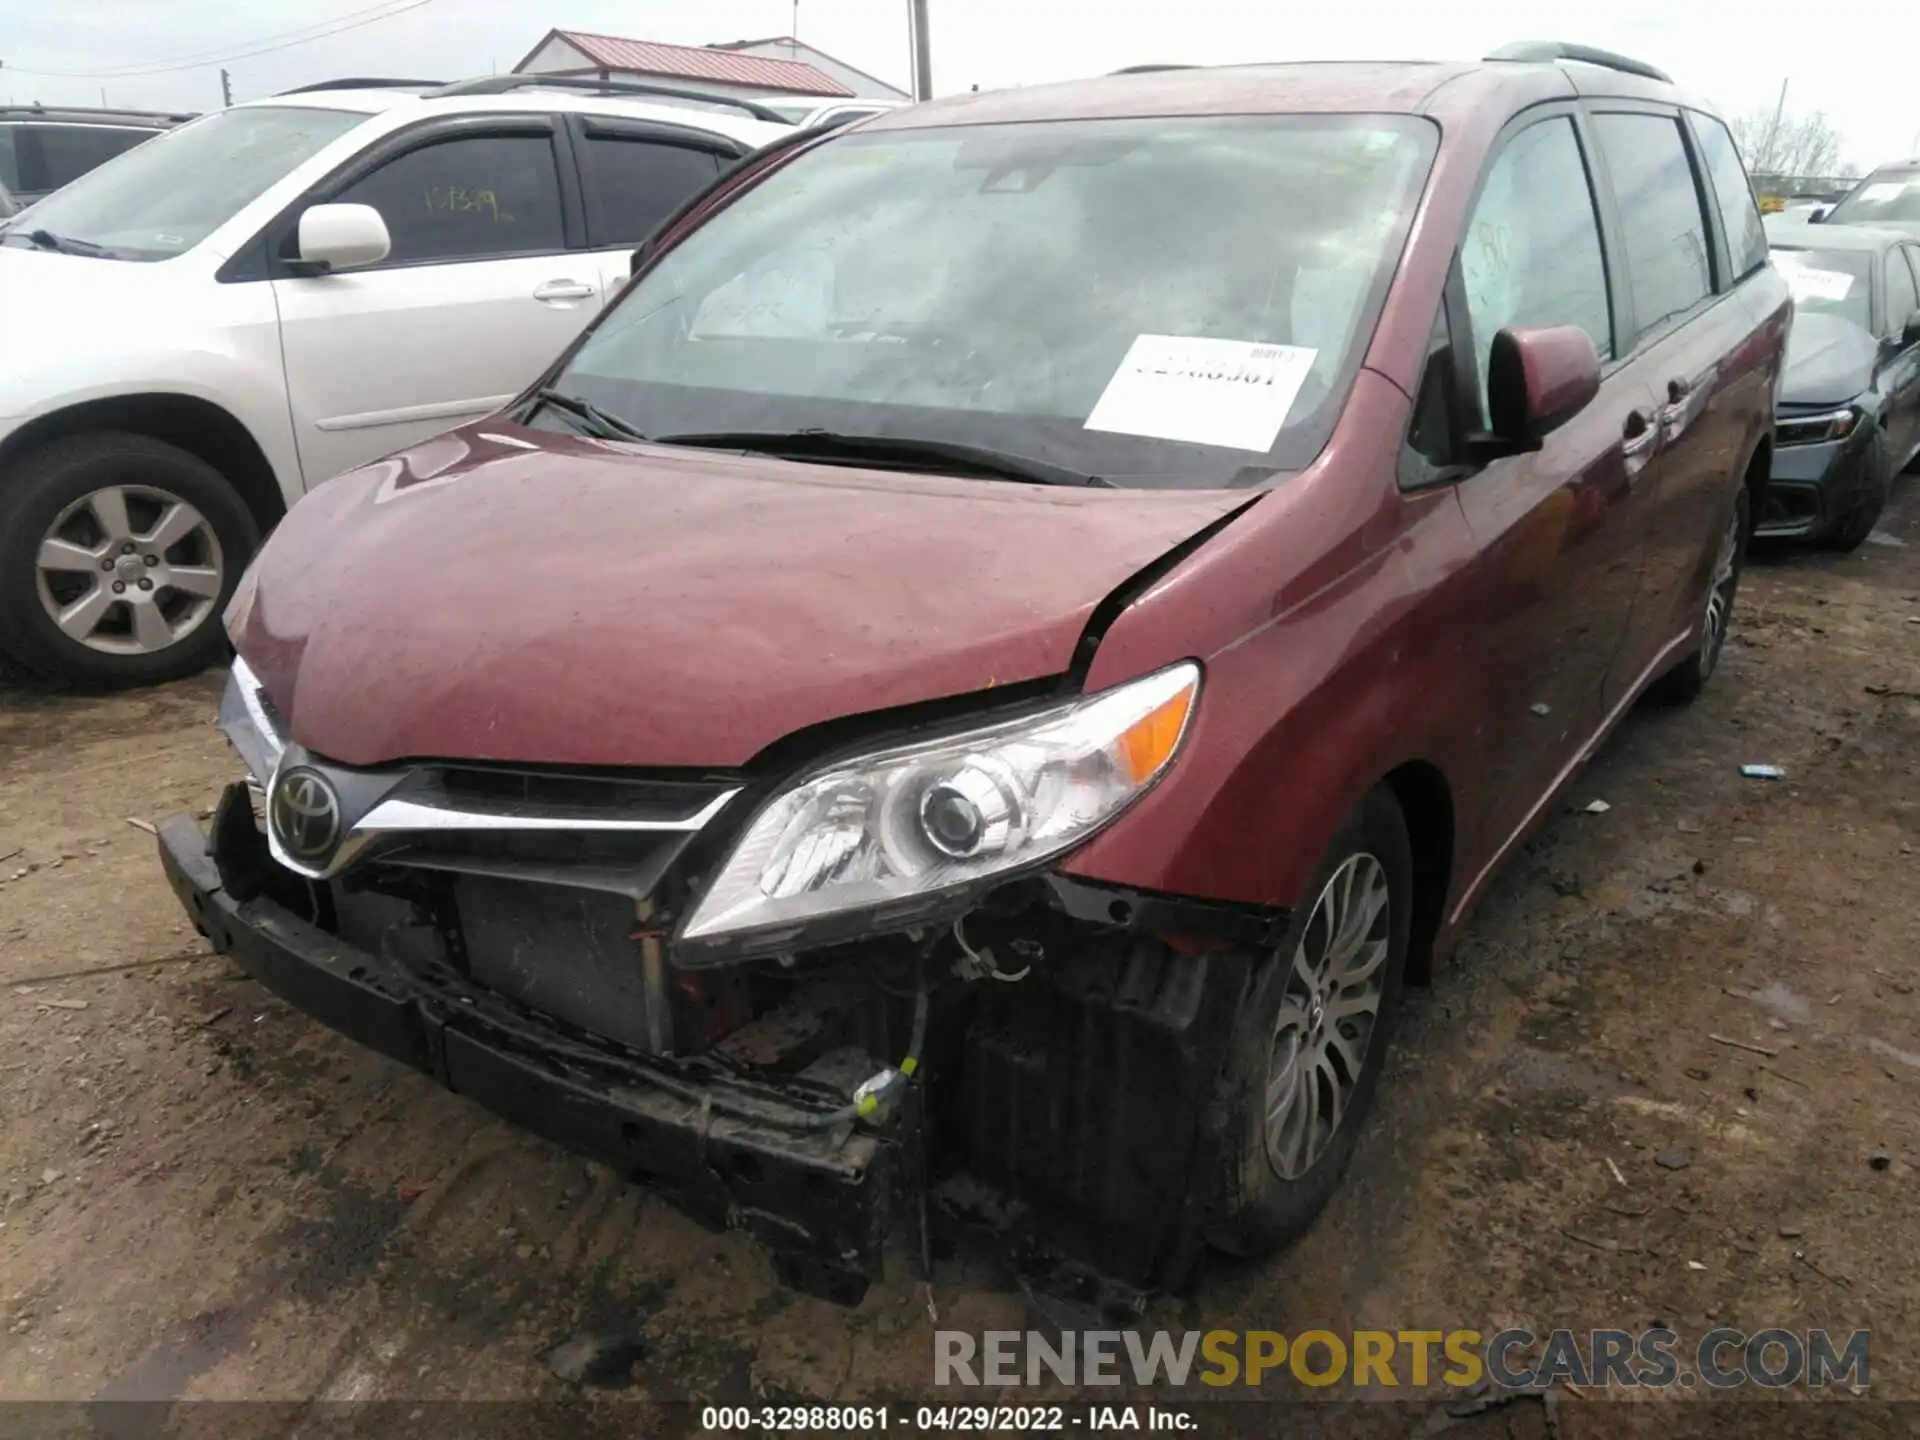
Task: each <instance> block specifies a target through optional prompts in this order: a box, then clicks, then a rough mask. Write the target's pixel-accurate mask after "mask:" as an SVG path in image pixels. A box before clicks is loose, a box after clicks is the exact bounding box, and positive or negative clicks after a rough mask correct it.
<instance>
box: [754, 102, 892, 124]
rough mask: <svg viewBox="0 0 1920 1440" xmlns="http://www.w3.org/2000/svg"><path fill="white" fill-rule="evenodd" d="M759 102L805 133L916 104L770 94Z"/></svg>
mask: <svg viewBox="0 0 1920 1440" xmlns="http://www.w3.org/2000/svg"><path fill="white" fill-rule="evenodd" d="M760 103H761V104H763V105H765V106H767V107H768V108H770V109H772V110H775V111H778V112H779V114H780V115H781V116H782V117H783V118H785V119H787V120H790V121H792V122H793V123H794V124H795V125H798V126H799V127H800V128H801V129H802V130H831V129H833V128H834V127H836V126H839V125H847V124H851V123H852V122H853V121H855V120H864V119H866V117H867V116H869V115H883V114H885V113H886V112H887V111H889V110H898V109H899V108H900V107H901V106H903V105H911V104H912V103H913V102H912V101H911V100H881V99H875V98H872V97H861V98H857V99H852V100H826V101H823V100H821V98H820V97H819V96H818V95H767V96H763V97H761V101H760Z"/></svg>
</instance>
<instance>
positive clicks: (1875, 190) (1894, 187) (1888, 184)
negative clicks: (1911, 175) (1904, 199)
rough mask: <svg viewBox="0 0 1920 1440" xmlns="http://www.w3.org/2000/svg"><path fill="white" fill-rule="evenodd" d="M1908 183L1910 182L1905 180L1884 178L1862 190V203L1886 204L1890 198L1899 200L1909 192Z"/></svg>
mask: <svg viewBox="0 0 1920 1440" xmlns="http://www.w3.org/2000/svg"><path fill="white" fill-rule="evenodd" d="M1908 183H1909V182H1907V181H1905V180H1882V181H1879V182H1878V183H1876V184H1873V185H1869V186H1867V188H1866V189H1864V190H1862V191H1861V192H1860V203H1861V204H1862V205H1884V204H1886V203H1887V201H1889V200H1898V199H1899V198H1900V197H1901V196H1902V195H1904V194H1906V193H1907V189H1908Z"/></svg>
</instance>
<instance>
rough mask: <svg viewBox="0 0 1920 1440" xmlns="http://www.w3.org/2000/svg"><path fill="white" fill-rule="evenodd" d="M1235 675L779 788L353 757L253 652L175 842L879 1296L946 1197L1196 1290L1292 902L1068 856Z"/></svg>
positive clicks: (288, 954)
mask: <svg viewBox="0 0 1920 1440" xmlns="http://www.w3.org/2000/svg"><path fill="white" fill-rule="evenodd" d="M1199 686H1200V676H1199V672H1198V668H1197V667H1195V666H1192V665H1182V666H1175V667H1172V668H1171V669H1169V670H1166V671H1162V672H1159V673H1157V674H1156V675H1152V676H1148V677H1146V678H1145V679H1144V680H1141V681H1136V682H1134V683H1133V684H1131V685H1127V686H1121V687H1118V688H1117V689H1115V690H1111V691H1107V692H1104V693H1103V694H1101V695H1096V696H1091V697H1086V698H1085V699H1080V700H1073V701H1068V702H1064V703H1057V704H1053V705H1051V706H1046V707H1043V708H1034V709H1029V710H1027V711H1026V712H1025V713H1021V714H1015V715H1011V716H1005V717H1001V718H997V719H996V720H994V721H993V723H990V724H985V725H975V726H973V727H972V728H968V729H963V730H949V731H947V732H945V733H943V734H940V735H934V736H931V737H923V738H916V739H914V740H912V741H911V742H910V743H906V744H901V745H895V746H892V747H889V748H885V749H870V750H869V751H868V752H866V753H862V754H852V755H842V756H839V757H837V758H833V759H830V760H828V761H825V762H823V763H820V764H816V765H813V766H811V767H808V768H806V769H804V770H802V771H800V772H799V773H798V774H797V775H794V776H792V777H791V778H788V779H786V780H772V781H762V780H761V779H758V778H756V777H755V776H753V775H751V774H711V775H703V774H686V773H679V772H676V773H674V774H671V775H665V776H661V775H642V774H635V773H615V774H609V773H554V772H551V771H547V770H535V769H527V770H517V769H508V768H503V767H499V766H482V765H471V764H462V763H458V762H421V763H412V764H403V765H396V766H392V767H386V768H381V769H367V768H354V767H345V766H340V765H335V764H332V763H330V762H328V761H327V760H325V759H324V758H321V757H316V756H313V755H310V754H308V753H306V752H305V751H303V750H302V749H301V748H300V747H299V746H298V745H295V744H293V743H291V742H290V741H289V740H288V739H287V738H286V733H287V727H286V726H285V724H284V722H283V721H282V719H281V717H280V716H279V715H278V714H277V713H276V712H275V711H274V709H273V707H272V705H271V703H270V702H269V701H268V699H267V697H266V696H265V694H264V692H263V691H262V689H261V687H260V686H259V684H258V683H257V682H256V681H255V680H254V678H253V676H252V675H251V673H250V672H249V671H248V669H247V667H246V666H245V664H244V662H239V661H236V663H235V666H234V674H233V680H232V682H231V684H230V686H229V690H228V696H227V699H226V702H225V703H224V705H223V709H222V723H223V727H224V728H225V729H226V731H227V733H228V734H229V736H230V737H231V738H232V739H233V741H234V744H235V746H236V748H237V749H238V750H239V752H240V753H241V755H242V757H243V758H244V759H245V760H246V762H247V764H248V768H249V770H250V771H251V778H250V779H249V780H248V781H247V782H244V783H239V784H235V785H233V786H231V787H230V788H229V789H228V791H227V792H226V794H225V795H224V797H223V798H222V801H221V803H220V805H219V807H218V810H217V811H216V815H215V819H214V823H213V827H212V833H211V834H210V835H203V834H202V833H201V830H200V828H199V826H198V825H197V824H196V823H195V822H194V821H192V820H191V819H190V818H189V817H186V816H178V817H175V818H174V819H172V820H170V821H168V822H167V823H166V824H165V825H163V826H162V827H161V835H160V844H161V852H162V858H163V863H164V864H165V866H166V869H167V872H168V875H169V878H170V880H171V882H172V884H173V886H174V888H175V890H176V892H177V893H178V894H179V895H180V897H181V900H182V902H183V903H184V904H185V905H186V906H187V908H188V910H189V912H190V913H191V914H192V916H193V918H194V920H195V922H196V924H198V925H199V927H200V928H201V929H202V931H203V932H204V933H206V934H207V935H208V936H209V937H210V938H211V939H212V940H213V941H214V943H215V944H216V946H218V947H219V948H220V949H221V950H223V951H227V952H228V953H231V954H233V955H234V956H235V957H236V958H237V959H238V960H239V961H240V963H241V964H242V965H243V966H245V967H246V968H247V969H248V970H249V971H250V973H252V974H253V975H254V976H255V977H256V978H258V979H259V980H260V981H261V982H262V983H263V984H265V985H266V986H267V987H268V988H269V989H272V990H274V991H275V992H276V993H278V994H280V995H281V996H283V997H284V998H286V999H287V1000H288V1001H290V1002H291V1003H293V1004H294V1005H296V1006H298V1007H299V1008H301V1009H303V1010H306V1011H307V1012H308V1013H310V1014H312V1015H314V1016H315V1017H316V1018H318V1019H320V1020H321V1021H323V1022H324V1023H326V1024H328V1025H330V1026H332V1027H333V1028H335V1029H338V1030H340V1031H341V1032H343V1033H345V1034H347V1035H349V1036H351V1037H353V1038H355V1039H357V1040H360V1041H361V1042H362V1043H364V1044H367V1045H369V1046H370V1047H372V1048H374V1049H376V1050H379V1051H381V1052H383V1053H385V1054H388V1055H391V1056H393V1057H395V1058H398V1059H400V1060H402V1061H404V1062H406V1063H408V1064H410V1065H413V1066H415V1067H417V1068H419V1069H421V1070H424V1071H426V1072H427V1073H429V1074H431V1075H433V1076H435V1077H436V1078H437V1079H438V1080H439V1081H440V1082H441V1083H442V1084H444V1085H446V1086H448V1087H449V1088H450V1089H453V1090H455V1091H457V1092H459V1093H461V1094H464V1095H467V1096H469V1097H470V1098H472V1099H474V1100H476V1101H478V1102H479V1103H481V1104H482V1105H484V1106H486V1107H487V1108H489V1109H491V1110H493V1111H495V1112H496V1113H498V1114H500V1115H502V1116H504V1117H506V1118H508V1119H510V1120H513V1121H515V1122H517V1123H519V1124H522V1125H524V1126H525V1127H526V1128H528V1129H530V1130H533V1131H535V1132H537V1133H540V1134H543V1135H546V1136H548V1137H550V1138H552V1139H554V1140H556V1141H558V1142H559V1143H561V1144H563V1145H565V1146H568V1147H569V1148H572V1149H574V1150H577V1151H579V1152H581V1153H584V1154H587V1155H590V1156H592V1157H594V1158H596V1159H599V1160H602V1161H604V1162H605V1163H607V1164H609V1165H611V1166H612V1167H614V1168H615V1169H616V1170H618V1171H619V1172H620V1173H622V1174H623V1175H626V1176H628V1177H630V1178H632V1179H635V1180H638V1181H640V1182H642V1183H645V1184H647V1185H649V1186H650V1187H653V1188H655V1189H657V1190H660V1191H661V1192H663V1193H665V1194H667V1195H669V1196H670V1197H671V1198H673V1199H674V1200H675V1201H676V1202H677V1203H679V1204H680V1205H681V1206H682V1207H683V1208H685V1209H686V1210H688V1211H689V1212H690V1213H692V1214H694V1215H695V1216H696V1217H699V1218H702V1219H704V1220H706V1221H707V1222H709V1223H712V1224H715V1225H724V1226H732V1227H738V1228H744V1229H746V1230H748V1231H750V1232H751V1233H753V1234H754V1235H755V1236H756V1237H758V1238H759V1239H760V1240H761V1241H763V1242H764V1243H765V1244H766V1245H767V1246H768V1247H769V1248H770V1249H771V1251H772V1253H773V1255H774V1257H775V1259H776V1262H777V1264H778V1265H779V1268H780V1270H781V1273H782V1275H783V1277H784V1278H785V1279H786V1280H787V1281H788V1282H789V1283H791V1284H794V1285H796V1286H798V1287H800V1288H804V1289H807V1290H811V1291H813V1292H815V1293H821V1294H825V1295H827V1296H829V1297H831V1298H834V1299H838V1300H842V1301H847V1302H851V1301H854V1300H857V1299H858V1297H859V1295H860V1294H861V1293H862V1292H863V1291H864V1289H865V1287H866V1285H867V1283H868V1282H869V1281H870V1280H872V1279H873V1278H875V1277H877V1276H878V1274H879V1273H880V1270H881V1266H882V1258H883V1255H884V1253H885V1252H886V1250H887V1249H888V1248H889V1246H890V1245H894V1244H896V1243H897V1245H898V1247H899V1248H900V1249H902V1250H904V1251H905V1252H906V1253H907V1254H909V1255H911V1256H912V1257H914V1258H915V1260H916V1261H919V1262H921V1263H924V1262H925V1259H926V1257H927V1256H928V1255H929V1253H930V1251H931V1248H932V1245H931V1239H930V1232H929V1227H930V1226H932V1225H935V1224H937V1223H940V1222H941V1220H942V1219H943V1217H948V1216H951V1217H954V1218H960V1219H967V1218H972V1219H991V1220H993V1221H994V1222H996V1223H997V1224H998V1225H999V1227H1000V1228H1001V1229H1002V1230H1003V1231H1011V1234H1012V1238H1013V1239H1014V1240H1015V1241H1016V1242H1017V1243H1018V1245H1019V1247H1020V1248H1021V1249H1022V1250H1024V1251H1025V1252H1026V1255H1027V1257H1028V1258H1030V1259H1033V1260H1037V1261H1040V1262H1043V1263H1045V1262H1067V1263H1070V1264H1072V1265H1074V1266H1076V1267H1079V1268H1081V1269H1082V1270H1084V1271H1085V1272H1088V1273H1093V1274H1098V1275H1100V1276H1104V1277H1109V1278H1111V1279H1112V1280H1115V1281H1118V1282H1119V1283H1120V1284H1121V1285H1122V1286H1123V1287H1126V1288H1132V1289H1144V1288H1150V1287H1155V1286H1163V1285H1174V1284H1178V1283H1179V1282H1180V1281H1181V1280H1182V1279H1183V1278H1184V1277H1185V1275H1186V1273H1187V1272H1188V1271H1189V1269H1190V1267H1191V1263H1192V1260H1193V1258H1194V1255H1195V1252H1196V1249H1197V1244H1198V1240H1197V1237H1198V1236H1199V1234H1200V1233H1201V1227H1202V1222H1203V1216H1202V1215H1201V1214H1200V1209H1201V1207H1202V1205H1203V1203H1204V1195H1205V1187H1204V1185H1203V1183H1202V1181H1201V1177H1202V1176H1203V1175H1205V1174H1206V1173H1207V1172H1208V1167H1209V1166H1210V1165H1211V1164H1213V1163H1215V1162H1214V1160H1213V1157H1212V1155H1211V1152H1210V1150H1209V1145H1210V1139H1211V1137H1210V1135H1209V1133H1208V1120H1207V1117H1208V1116H1209V1114H1210V1113H1211V1111H1212V1110H1213V1108H1214V1107H1213V1104H1212V1102H1213V1099H1214V1096H1215V1092H1216V1087H1217V1085H1218V1081H1219V1074H1220V1068H1221V1064H1222V1061H1223V1055H1224V1048H1225V1047H1224V1044H1223V1037H1224V1036H1225V1035H1226V1034H1227V1033H1228V1032H1229V1030H1230V1029H1231V1024H1232V1018H1233V1016H1234V1014H1235V1013H1236V1010H1237V1007H1238V1006H1239V1005H1240V1003H1241V1001H1242V997H1243V994H1244V991H1245V987H1246V981H1247V974H1248V967H1249V965H1250V962H1251V957H1253V956H1254V955H1255V954H1257V953H1258V952H1259V951H1260V949H1261V948H1262V947H1263V946H1265V945H1270V944H1271V943H1272V942H1273V940H1274V939H1275V938H1277V934H1278V926H1279V924H1280V923H1281V922H1282V921H1283V920H1284V917H1283V916H1278V915H1274V914H1268V913H1262V912H1255V911H1249V910H1246V909H1244V908H1241V907H1229V906H1213V905H1206V904H1200V903H1194V902H1188V901H1182V900H1178V899H1174V898H1170V897H1164V896H1151V895H1142V894H1135V893H1131V892H1126V891H1122V890H1118V889H1113V888H1110V887H1106V886H1100V885H1095V884H1091V883H1088V882H1085V881H1079V880H1072V879H1068V878H1066V877H1064V876H1061V875H1058V874H1056V873H1054V871H1053V870H1052V869H1051V868H1050V862H1052V861H1055V860H1057V859H1058V858H1059V857H1060V856H1061V855H1063V854H1064V853H1066V852H1067V851H1068V850H1070V849H1072V848H1074V847H1077V846H1078V845H1079V844H1081V843H1083V842H1084V840H1085V839H1086V838H1087V837H1088V836H1090V835H1091V834H1093V833H1095V832H1097V831H1098V830H1099V829H1100V828H1102V827H1103V826H1104V825H1106V824H1108V823H1110V822H1111V821H1112V820H1113V819H1114V818H1115V817H1116V816H1118V815H1119V814H1120V813H1122V812H1123V811H1124V810H1125V809H1126V808H1127V807H1128V806H1129V805H1130V804H1131V803H1132V801H1133V800H1134V799H1136V798H1137V797H1138V796H1139V795H1141V794H1143V793H1145V791H1146V789H1148V788H1149V787H1150V786H1151V785H1152V784H1153V783H1154V782H1155V781H1156V780H1157V779H1158V778H1159V776H1160V775H1161V774H1162V773H1163V772H1164V770H1165V769H1166V767H1167V766H1168V765H1169V764H1170V763H1171V762H1172V761H1173V758H1174V756H1175V755H1176V753H1177V752H1178V750H1179V747H1180V743H1181V740H1182V738H1183V736H1184V734H1185V732H1186V730H1187V728H1188V721H1189V719H1190V716H1191V712H1192V709H1193V706H1194V705H1195V703H1196V702H1197V697H1198V693H1199Z"/></svg>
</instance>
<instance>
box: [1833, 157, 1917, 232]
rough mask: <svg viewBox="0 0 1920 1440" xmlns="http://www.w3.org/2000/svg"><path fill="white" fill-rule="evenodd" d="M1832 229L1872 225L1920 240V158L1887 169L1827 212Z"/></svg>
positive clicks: (1855, 188)
mask: <svg viewBox="0 0 1920 1440" xmlns="http://www.w3.org/2000/svg"><path fill="white" fill-rule="evenodd" d="M1825 223H1826V224H1829V225H1871V226H1874V227H1875V228H1877V229H1881V230H1889V229H1892V230H1904V231H1906V232H1907V233H1908V234H1909V235H1912V236H1916V237H1920V157H1917V158H1915V159H1912V160H1903V161H1901V162H1899V163H1897V164H1893V165H1883V166H1881V167H1880V168H1879V169H1878V170H1876V171H1874V172H1873V173H1872V174H1871V175H1869V176H1867V178H1866V179H1864V180H1862V181H1861V182H1860V183H1859V184H1858V185H1856V186H1855V187H1854V188H1853V190H1852V192H1851V193H1850V194H1848V196H1847V197H1846V199H1844V200H1842V201H1841V202H1840V203H1839V204H1838V205H1835V206H1834V207H1833V209H1831V210H1830V211H1828V212H1827V216H1826V221H1825Z"/></svg>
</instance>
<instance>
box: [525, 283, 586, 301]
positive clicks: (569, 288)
mask: <svg viewBox="0 0 1920 1440" xmlns="http://www.w3.org/2000/svg"><path fill="white" fill-rule="evenodd" d="M593 293H594V291H593V286H591V285H589V284H587V283H586V282H585V281H581V280H549V281H547V283H546V284H544V285H542V286H540V287H539V288H538V289H537V290H535V291H534V292H533V298H534V299H536V300H585V299H587V298H588V297H590V296H591V295H592V294H593Z"/></svg>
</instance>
